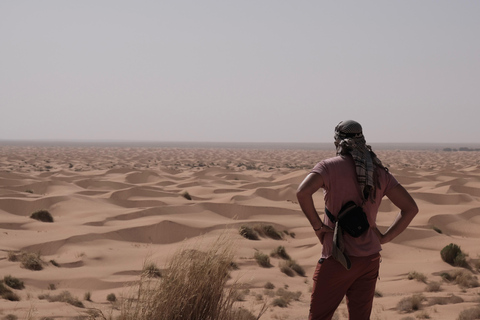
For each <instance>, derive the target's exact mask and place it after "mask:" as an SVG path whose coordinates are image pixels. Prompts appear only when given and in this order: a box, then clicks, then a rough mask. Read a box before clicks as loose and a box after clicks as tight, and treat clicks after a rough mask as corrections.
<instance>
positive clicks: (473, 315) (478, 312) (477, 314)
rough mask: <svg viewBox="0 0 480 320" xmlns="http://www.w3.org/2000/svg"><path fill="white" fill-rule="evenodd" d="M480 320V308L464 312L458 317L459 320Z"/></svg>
mask: <svg viewBox="0 0 480 320" xmlns="http://www.w3.org/2000/svg"><path fill="white" fill-rule="evenodd" d="M473 319H480V307H474V308H470V309H466V310H463V311H462V312H460V314H459V315H458V318H457V320H473Z"/></svg>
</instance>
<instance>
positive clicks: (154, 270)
mask: <svg viewBox="0 0 480 320" xmlns="http://www.w3.org/2000/svg"><path fill="white" fill-rule="evenodd" d="M143 273H144V274H145V276H147V277H150V278H160V277H161V276H162V272H161V271H160V269H159V268H158V267H157V265H156V264H155V263H154V262H148V263H145V265H144V266H143Z"/></svg>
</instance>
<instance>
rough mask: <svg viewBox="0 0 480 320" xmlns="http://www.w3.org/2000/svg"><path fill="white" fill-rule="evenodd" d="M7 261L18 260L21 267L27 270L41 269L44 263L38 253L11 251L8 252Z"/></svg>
mask: <svg viewBox="0 0 480 320" xmlns="http://www.w3.org/2000/svg"><path fill="white" fill-rule="evenodd" d="M8 261H12V262H17V261H20V263H21V264H22V267H24V268H25V269H29V270H34V271H39V270H42V269H43V265H44V264H45V263H44V262H43V261H42V258H41V257H40V253H33V252H24V251H21V252H19V253H15V252H13V251H9V252H8Z"/></svg>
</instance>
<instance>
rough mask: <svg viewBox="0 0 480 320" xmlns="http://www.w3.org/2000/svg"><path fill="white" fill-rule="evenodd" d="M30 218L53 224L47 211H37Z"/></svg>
mask: <svg viewBox="0 0 480 320" xmlns="http://www.w3.org/2000/svg"><path fill="white" fill-rule="evenodd" d="M30 218H32V219H35V220H38V221H42V222H53V217H52V215H51V213H50V212H48V211H47V210H38V211H35V212H34V213H32V214H31V215H30Z"/></svg>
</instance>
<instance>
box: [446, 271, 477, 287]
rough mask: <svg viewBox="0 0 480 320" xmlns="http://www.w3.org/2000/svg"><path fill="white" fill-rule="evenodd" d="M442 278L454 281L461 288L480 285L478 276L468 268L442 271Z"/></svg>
mask: <svg viewBox="0 0 480 320" xmlns="http://www.w3.org/2000/svg"><path fill="white" fill-rule="evenodd" d="M441 276H442V279H443V280H445V281H448V282H453V283H455V284H457V285H458V286H460V287H461V288H476V287H479V286H480V283H479V282H478V279H477V277H475V276H474V275H473V274H472V273H471V272H470V271H467V270H453V271H450V272H446V273H442V274H441Z"/></svg>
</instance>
